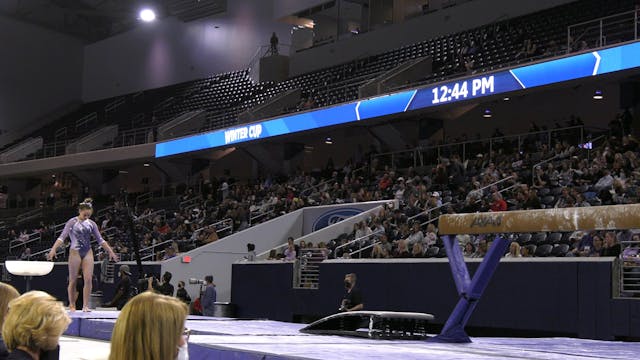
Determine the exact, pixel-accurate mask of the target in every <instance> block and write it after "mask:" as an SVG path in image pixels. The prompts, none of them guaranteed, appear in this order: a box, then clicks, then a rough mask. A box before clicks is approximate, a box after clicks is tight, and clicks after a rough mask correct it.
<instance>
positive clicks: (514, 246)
mask: <svg viewBox="0 0 640 360" xmlns="http://www.w3.org/2000/svg"><path fill="white" fill-rule="evenodd" d="M505 257H508V258H519V257H522V253H521V250H520V244H518V243H517V242H515V241H514V242H512V243H511V245H509V252H508V253H507V255H505Z"/></svg>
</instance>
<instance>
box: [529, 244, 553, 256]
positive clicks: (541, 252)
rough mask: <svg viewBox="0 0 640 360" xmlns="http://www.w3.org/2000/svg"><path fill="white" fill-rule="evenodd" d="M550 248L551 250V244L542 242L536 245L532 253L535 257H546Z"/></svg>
mask: <svg viewBox="0 0 640 360" xmlns="http://www.w3.org/2000/svg"><path fill="white" fill-rule="evenodd" d="M552 250H553V245H550V244H544V245H540V246H538V248H537V249H536V251H535V253H534V254H535V256H536V257H547V256H550V255H551V251H552Z"/></svg>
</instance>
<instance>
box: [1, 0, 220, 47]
mask: <svg viewBox="0 0 640 360" xmlns="http://www.w3.org/2000/svg"><path fill="white" fill-rule="evenodd" d="M145 5H147V6H149V5H151V6H153V7H156V8H157V10H156V11H157V12H159V16H174V17H176V18H178V19H180V20H182V21H184V22H188V21H193V20H197V19H201V18H204V17H208V16H211V15H215V14H220V13H223V12H225V11H226V9H227V0H150V1H144V0H2V1H0V14H1V15H4V16H8V17H10V18H13V19H16V20H19V21H23V22H27V23H31V24H35V25H38V26H42V27H45V28H48V29H51V30H54V31H57V32H61V33H64V34H68V35H71V36H73V37H76V38H79V39H82V40H84V41H87V42H95V41H99V40H102V39H105V38H108V37H111V36H113V35H116V34H119V33H122V32H125V31H128V30H130V29H132V28H133V27H135V26H138V25H139V22H138V19H137V12H138V10H139V9H140V7H142V6H145Z"/></svg>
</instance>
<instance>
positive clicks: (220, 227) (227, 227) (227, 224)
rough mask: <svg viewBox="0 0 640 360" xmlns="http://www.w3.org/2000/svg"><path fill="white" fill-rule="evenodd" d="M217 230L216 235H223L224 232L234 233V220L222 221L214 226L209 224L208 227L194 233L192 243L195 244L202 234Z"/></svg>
mask: <svg viewBox="0 0 640 360" xmlns="http://www.w3.org/2000/svg"><path fill="white" fill-rule="evenodd" d="M212 228H213V229H215V231H216V233H222V232H224V231H230V232H233V220H232V219H222V220H220V221H218V222H215V223H213V224H209V225H207V226H203V227H201V228H200V229H198V230H196V231H194V232H193V234H191V241H192V242H195V241H197V239H198V236H199V235H200V233H202V232H203V231H208V230H211V229H212Z"/></svg>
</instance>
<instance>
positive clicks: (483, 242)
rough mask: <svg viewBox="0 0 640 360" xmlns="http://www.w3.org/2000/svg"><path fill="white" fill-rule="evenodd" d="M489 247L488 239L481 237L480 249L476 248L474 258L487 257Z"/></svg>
mask: <svg viewBox="0 0 640 360" xmlns="http://www.w3.org/2000/svg"><path fill="white" fill-rule="evenodd" d="M488 249H489V244H487V240H486V239H480V240H479V241H478V249H477V250H476V252H475V253H474V254H473V256H471V257H473V258H483V257H485V255H487V250H488Z"/></svg>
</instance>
